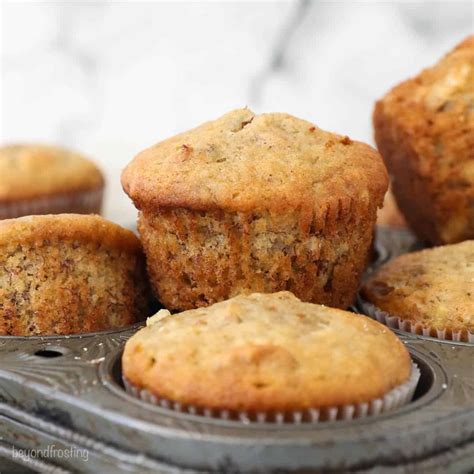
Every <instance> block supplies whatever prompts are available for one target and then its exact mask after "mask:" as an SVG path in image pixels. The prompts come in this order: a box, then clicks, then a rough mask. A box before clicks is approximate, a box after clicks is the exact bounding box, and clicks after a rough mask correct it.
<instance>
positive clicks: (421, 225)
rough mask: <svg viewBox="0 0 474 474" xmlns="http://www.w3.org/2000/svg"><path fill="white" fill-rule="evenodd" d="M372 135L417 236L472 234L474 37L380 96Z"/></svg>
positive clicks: (452, 238)
mask: <svg viewBox="0 0 474 474" xmlns="http://www.w3.org/2000/svg"><path fill="white" fill-rule="evenodd" d="M374 127H375V140H376V142H377V146H378V148H379V150H380V152H381V154H382V155H383V157H384V160H385V163H386V165H387V168H388V170H389V172H390V174H391V175H392V178H393V183H392V185H393V190H394V193H395V197H396V200H397V203H398V206H399V207H400V209H401V211H402V212H403V213H404V215H405V217H406V219H407V221H408V223H409V224H410V226H411V228H412V229H413V230H414V231H415V232H416V234H417V235H418V237H419V238H420V239H422V240H425V241H428V242H431V243H433V244H442V243H455V242H460V241H462V240H467V239H472V238H474V36H471V37H469V38H468V39H466V40H465V41H464V42H462V43H461V44H460V45H459V46H457V47H456V48H455V49H454V50H453V51H452V52H450V53H449V54H448V55H447V56H445V57H444V58H443V59H442V60H441V61H440V62H439V63H438V64H436V65H435V66H433V67H432V68H430V69H426V70H424V71H423V72H422V73H421V74H419V75H418V76H416V77H415V78H413V79H410V80H408V81H405V82H403V83H402V84H400V85H398V86H397V87H395V88H394V89H393V90H392V91H390V92H389V93H388V94H387V95H386V96H385V97H384V98H383V99H382V100H380V101H379V102H377V105H376V107H375V111H374Z"/></svg>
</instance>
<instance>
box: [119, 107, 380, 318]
mask: <svg viewBox="0 0 474 474" xmlns="http://www.w3.org/2000/svg"><path fill="white" fill-rule="evenodd" d="M387 180H388V178H387V173H386V170H385V167H384V165H383V161H382V159H381V158H380V156H379V154H378V153H377V152H376V151H375V150H374V149H373V148H371V147H369V146H368V145H365V144H363V143H359V142H354V141H352V140H350V139H349V138H348V137H343V136H340V135H335V134H333V133H328V132H325V131H323V130H321V129H319V128H317V127H315V126H314V125H312V124H311V123H309V122H306V121H304V120H300V119H297V118H295V117H292V116H290V115H287V114H281V113H274V114H262V115H255V114H254V113H253V112H252V111H250V110H249V109H240V110H234V111H232V112H230V113H228V114H226V115H224V116H223V117H221V118H219V119H217V120H215V121H212V122H207V123H205V124H203V125H201V126H200V127H197V128H195V129H193V130H191V131H189V132H186V133H183V134H181V135H177V136H175V137H173V138H170V139H168V140H165V141H164V142H161V143H158V144H157V145H155V146H152V147H151V148H149V149H147V150H145V151H143V152H142V153H140V154H139V155H138V156H137V157H136V158H135V159H134V160H133V161H132V163H131V164H129V165H128V166H127V168H126V169H125V170H124V172H123V174H122V184H123V187H124V189H125V191H126V192H127V194H128V195H129V196H130V197H131V198H132V200H133V202H134V203H135V206H136V207H137V208H138V209H139V210H140V211H141V213H140V216H139V222H138V228H139V232H140V235H141V240H142V243H143V246H144V249H145V252H146V254H147V263H148V270H149V274H150V277H151V280H152V283H153V285H154V289H155V291H156V294H157V295H158V297H159V299H160V300H161V302H162V303H163V304H164V305H165V307H167V308H168V309H175V310H176V309H178V310H182V309H191V308H195V307H199V306H205V305H208V304H212V303H214V302H217V301H221V300H224V299H227V298H229V297H232V296H235V295H237V294H240V293H249V292H253V291H258V292H264V293H271V292H275V291H279V290H290V291H292V292H293V293H294V294H295V295H297V296H298V297H300V298H301V299H303V300H305V301H311V302H316V303H324V304H327V305H330V306H335V307H341V308H345V307H347V306H348V305H350V304H351V302H352V301H353V297H354V295H355V293H356V290H357V287H358V284H359V277H360V275H361V272H362V270H363V268H364V266H365V263H366V258H367V254H368V250H369V248H370V245H371V241H372V236H373V227H374V222H375V218H376V210H377V207H378V206H380V205H381V204H382V200H383V196H384V194H385V191H386V190H387Z"/></svg>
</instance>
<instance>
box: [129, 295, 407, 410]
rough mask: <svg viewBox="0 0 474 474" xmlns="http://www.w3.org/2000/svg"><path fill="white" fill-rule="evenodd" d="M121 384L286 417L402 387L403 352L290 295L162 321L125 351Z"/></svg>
mask: <svg viewBox="0 0 474 474" xmlns="http://www.w3.org/2000/svg"><path fill="white" fill-rule="evenodd" d="M122 364H123V373H124V376H125V377H126V378H127V379H128V380H129V381H130V382H131V383H132V384H133V385H135V386H137V387H139V388H145V389H147V390H148V391H150V392H152V393H154V394H156V395H157V396H159V397H163V398H167V399H170V400H174V401H179V402H181V403H184V404H187V405H195V406H197V407H203V408H216V409H228V410H234V411H242V410H245V411H249V412H255V411H267V412H268V411H274V410H281V411H284V412H288V411H293V410H301V409H308V408H322V407H327V406H336V405H337V406H340V405H345V404H352V403H359V402H365V401H370V400H373V399H375V398H378V397H380V396H383V395H384V394H386V393H387V392H388V391H390V390H391V389H392V388H394V387H396V386H398V385H400V384H402V383H404V382H406V381H407V380H408V378H409V375H410V372H411V360H410V356H409V354H408V351H407V350H406V348H405V346H404V345H403V343H402V342H401V341H400V340H399V339H398V338H397V337H396V336H395V335H394V334H393V333H392V332H391V331H390V330H389V329H387V328H386V327H384V326H383V325H381V324H379V323H377V322H376V321H373V320H371V319H369V318H366V317H363V316H358V315H355V314H352V313H348V312H345V311H340V310H336V309H333V308H328V307H325V306H319V305H312V304H308V303H303V302H301V301H300V300H298V299H297V298H296V297H295V296H293V295H292V294H291V293H289V292H280V293H274V294H252V295H250V296H238V297H236V298H233V299H231V300H228V301H224V302H221V303H218V304H215V305H213V306H210V307H208V308H205V309H197V310H192V311H186V312H184V313H180V314H176V315H169V313H168V312H166V311H165V312H159V313H158V315H157V318H156V320H155V318H151V320H150V322H149V325H148V326H147V327H146V328H144V329H142V330H140V331H139V332H138V333H136V334H135V335H134V336H132V338H131V339H129V341H128V342H127V344H126V346H125V351H124V354H123V359H122Z"/></svg>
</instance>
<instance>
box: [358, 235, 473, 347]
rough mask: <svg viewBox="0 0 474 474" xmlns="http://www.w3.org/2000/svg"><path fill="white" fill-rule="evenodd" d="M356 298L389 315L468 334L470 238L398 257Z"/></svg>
mask: <svg viewBox="0 0 474 474" xmlns="http://www.w3.org/2000/svg"><path fill="white" fill-rule="evenodd" d="M361 295H362V298H363V299H364V300H366V301H368V302H370V303H372V304H374V305H375V306H376V307H377V308H378V309H380V310H382V311H384V312H386V313H388V314H389V315H391V316H397V317H399V318H400V319H401V320H402V321H408V322H410V323H411V324H413V325H418V324H419V325H420V327H425V328H428V329H430V328H432V329H433V330H432V331H431V332H430V335H432V336H435V337H437V331H443V330H446V331H447V338H448V339H451V334H452V333H453V332H461V333H464V336H463V337H462V339H463V340H467V333H471V334H474V240H467V241H465V242H462V243H459V244H454V245H444V246H442V247H435V248H432V249H426V250H421V251H419V252H413V253H408V254H404V255H402V256H400V257H397V258H395V259H394V260H392V261H390V262H388V263H387V264H385V265H383V266H382V267H381V268H380V269H379V270H378V271H377V273H376V274H375V275H373V276H372V277H371V278H370V279H369V280H368V281H367V282H366V283H365V284H364V285H363V287H362V291H361Z"/></svg>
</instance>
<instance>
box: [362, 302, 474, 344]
mask: <svg viewBox="0 0 474 474" xmlns="http://www.w3.org/2000/svg"><path fill="white" fill-rule="evenodd" d="M358 306H359V308H360V310H361V312H362V313H363V314H365V315H367V316H370V317H371V318H373V319H376V320H377V321H378V322H380V323H382V324H385V325H386V326H388V327H389V328H391V329H398V330H399V331H405V332H409V333H412V334H416V335H419V336H426V337H435V338H437V339H441V340H444V341H454V342H469V343H474V333H472V332H469V331H467V330H461V331H453V330H452V329H450V328H444V329H437V328H435V327H433V326H426V325H423V324H421V323H413V322H412V321H407V320H406V319H402V318H400V317H399V316H393V315H391V314H389V313H387V312H386V311H382V310H381V309H380V308H378V307H377V306H375V305H374V304H373V303H369V302H368V301H365V300H363V299H361V298H360V297H359V299H358Z"/></svg>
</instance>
